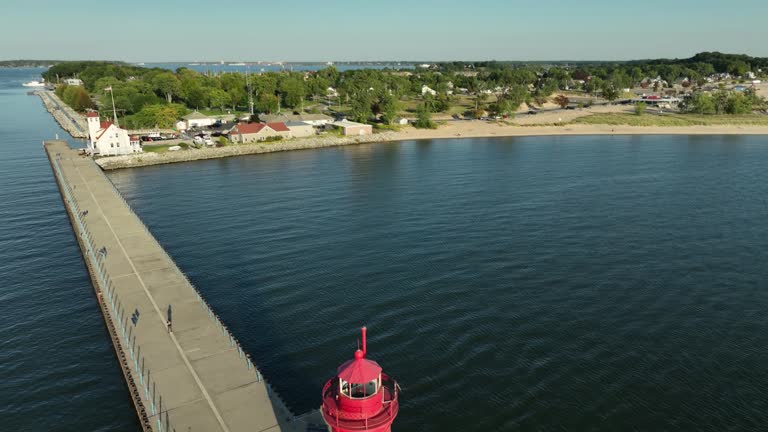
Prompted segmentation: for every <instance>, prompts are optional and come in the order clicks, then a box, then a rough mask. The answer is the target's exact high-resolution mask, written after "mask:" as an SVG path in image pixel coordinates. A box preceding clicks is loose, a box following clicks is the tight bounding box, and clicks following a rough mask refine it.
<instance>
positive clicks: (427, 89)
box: [421, 84, 437, 96]
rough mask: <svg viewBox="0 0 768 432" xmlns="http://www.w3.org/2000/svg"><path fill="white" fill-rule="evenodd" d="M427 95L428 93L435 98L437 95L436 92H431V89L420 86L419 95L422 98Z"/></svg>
mask: <svg viewBox="0 0 768 432" xmlns="http://www.w3.org/2000/svg"><path fill="white" fill-rule="evenodd" d="M427 93H429V94H430V95H432V96H436V95H437V92H436V91H435V90H432V89H431V88H429V86H427V85H426V84H424V85H423V86H421V95H422V96H424V95H426V94H427Z"/></svg>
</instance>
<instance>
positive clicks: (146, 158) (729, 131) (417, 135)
mask: <svg viewBox="0 0 768 432" xmlns="http://www.w3.org/2000/svg"><path fill="white" fill-rule="evenodd" d="M589 135H595V136H605V135H623V136H626V135H697V136H703V135H768V126H736V125H718V126H680V127H676V126H611V125H584V124H568V125H563V126H520V125H506V124H500V123H493V122H484V121H477V120H471V121H460V122H459V121H457V122H451V123H449V124H446V125H443V126H441V127H440V128H438V129H415V128H413V127H410V126H408V127H405V128H403V129H402V130H400V131H397V132H394V131H392V132H382V133H376V134H373V135H366V136H354V137H338V136H333V137H311V138H301V139H292V140H286V141H277V142H270V143H254V144H239V145H230V146H226V147H218V148H207V149H199V150H181V151H177V152H165V153H149V152H147V153H137V154H132V155H124V156H108V157H104V158H98V159H96V163H97V164H98V165H99V166H100V167H101V168H102V169H103V170H105V171H110V170H116V169H125V168H138V167H144V166H153V165H164V164H170V163H182V162H192V161H196V160H207V159H220V158H228V157H235V156H245V155H253V154H262V153H274V152H283V151H294V150H307V149H318V148H328V147H340V146H347V145H357V144H372V143H388V142H399V141H409V140H423V139H465V138H504V137H536V136H551V137H555V136H589Z"/></svg>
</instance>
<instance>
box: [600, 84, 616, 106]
mask: <svg viewBox="0 0 768 432" xmlns="http://www.w3.org/2000/svg"><path fill="white" fill-rule="evenodd" d="M603 97H604V98H605V99H607V100H608V101H610V102H613V101H615V100H616V99H618V98H619V90H618V89H617V88H616V87H615V86H614V85H613V83H610V82H606V83H605V85H604V86H603Z"/></svg>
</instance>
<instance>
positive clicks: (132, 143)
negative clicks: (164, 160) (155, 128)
mask: <svg viewBox="0 0 768 432" xmlns="http://www.w3.org/2000/svg"><path fill="white" fill-rule="evenodd" d="M86 118H87V120H88V143H87V146H86V152H87V153H88V154H90V155H92V156H117V155H125V154H131V153H141V152H142V149H141V143H140V142H139V137H138V136H130V135H128V131H127V130H125V129H121V128H120V127H118V126H117V125H116V124H114V123H113V122H110V121H104V122H103V121H101V118H100V117H99V113H97V112H96V111H90V112H88V114H87V115H86Z"/></svg>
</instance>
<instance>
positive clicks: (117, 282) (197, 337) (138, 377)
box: [44, 141, 327, 432]
mask: <svg viewBox="0 0 768 432" xmlns="http://www.w3.org/2000/svg"><path fill="white" fill-rule="evenodd" d="M44 147H45V150H46V152H47V154H48V157H49V159H50V161H51V167H52V169H53V171H54V174H55V177H56V180H57V183H58V185H59V189H60V190H61V194H62V199H63V201H64V204H65V207H66V209H67V212H68V214H69V216H70V219H71V222H72V228H73V230H74V232H75V237H76V238H77V240H78V243H79V244H80V247H81V250H82V252H83V258H84V261H85V264H86V266H87V267H88V270H89V273H90V274H91V278H92V281H93V285H94V289H95V291H96V295H97V298H98V300H99V306H100V308H101V310H102V313H103V315H104V319H105V323H106V324H107V329H108V331H109V334H110V337H111V339H112V342H113V344H114V346H115V352H116V353H117V357H118V361H119V363H120V364H121V368H122V371H123V374H124V376H125V379H126V384H127V385H128V389H129V391H130V393H131V398H132V400H133V403H134V405H135V407H136V411H137V413H138V416H139V421H140V423H141V425H142V428H143V429H144V430H145V431H149V430H151V431H176V432H189V431H192V432H198V431H222V432H239V431H291V432H293V431H297V432H298V431H327V427H326V426H325V425H324V424H323V421H322V420H321V418H320V417H319V415H318V413H317V412H316V411H313V412H311V413H308V414H305V415H302V416H299V417H296V416H294V415H293V414H292V413H291V412H290V411H289V409H288V408H287V407H286V406H285V404H284V403H283V401H282V400H281V399H280V397H279V396H278V395H277V394H276V393H275V392H274V391H273V390H272V389H271V386H270V385H269V384H268V383H267V381H266V380H265V379H264V377H263V376H262V375H261V373H260V371H259V369H258V367H257V365H255V364H254V363H253V361H252V359H251V358H250V356H249V355H248V354H247V353H246V352H245V351H244V350H243V349H242V347H241V346H240V345H239V343H238V342H237V340H236V338H235V337H234V336H233V335H232V334H231V333H230V332H229V330H228V329H227V328H226V326H224V325H223V324H222V323H221V321H220V320H219V319H218V317H217V316H216V315H215V313H214V312H213V311H212V310H211V308H210V307H209V306H208V304H207V303H206V302H205V300H204V299H203V298H202V296H200V294H199V293H198V292H197V291H196V289H195V288H194V287H193V286H192V284H191V283H190V282H189V280H188V279H187V278H186V277H185V276H184V275H183V273H182V272H181V271H180V270H179V268H178V267H177V266H176V264H175V263H174V262H173V260H172V259H171V258H170V256H169V255H168V254H167V253H166V252H165V250H164V249H163V248H162V247H161V246H160V244H159V243H158V242H157V241H156V240H155V238H154V237H153V236H152V234H151V233H150V232H149V231H148V230H147V228H146V227H145V226H144V224H143V223H142V222H141V220H140V219H139V218H138V217H137V216H136V214H135V213H134V212H133V211H132V210H131V209H130V207H129V206H128V204H127V203H126V202H125V201H124V200H123V198H122V196H121V195H120V194H119V192H118V191H117V190H116V189H115V188H114V186H113V185H112V183H111V181H110V180H109V179H108V178H107V177H106V176H105V175H104V174H103V172H102V171H101V169H100V168H99V167H98V166H97V165H96V164H95V163H94V162H93V160H92V159H90V158H86V157H84V156H79V155H78V153H77V151H76V150H72V149H70V148H69V146H68V145H67V143H66V142H63V141H50V142H46V143H44ZM169 313H170V317H171V323H172V329H171V330H170V331H169V329H168V327H167V322H168V317H169ZM318 395H319V393H318Z"/></svg>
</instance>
